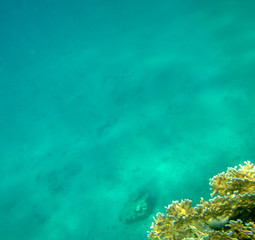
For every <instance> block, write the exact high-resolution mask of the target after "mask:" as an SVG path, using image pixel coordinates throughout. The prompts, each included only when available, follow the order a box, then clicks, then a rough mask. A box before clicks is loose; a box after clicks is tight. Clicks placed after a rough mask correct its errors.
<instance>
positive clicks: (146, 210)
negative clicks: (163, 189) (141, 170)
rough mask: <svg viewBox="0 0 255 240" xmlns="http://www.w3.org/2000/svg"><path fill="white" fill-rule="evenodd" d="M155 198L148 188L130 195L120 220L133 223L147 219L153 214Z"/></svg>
mask: <svg viewBox="0 0 255 240" xmlns="http://www.w3.org/2000/svg"><path fill="white" fill-rule="evenodd" d="M152 208H153V200H152V197H151V194H150V191H149V190H148V189H142V190H139V191H137V192H135V193H134V194H131V195H130V196H129V199H128V201H127V203H126V204H125V205H124V207H123V209H122V211H121V214H120V220H121V221H123V222H125V223H128V224H129V223H133V222H137V221H140V220H142V219H145V218H146V217H148V216H149V215H150V214H151V211H152Z"/></svg>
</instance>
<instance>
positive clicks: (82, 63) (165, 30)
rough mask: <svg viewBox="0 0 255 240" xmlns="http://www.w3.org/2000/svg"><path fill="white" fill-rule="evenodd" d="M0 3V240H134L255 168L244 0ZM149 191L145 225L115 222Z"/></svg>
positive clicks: (254, 20) (249, 8)
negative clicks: (225, 179)
mask: <svg viewBox="0 0 255 240" xmlns="http://www.w3.org/2000/svg"><path fill="white" fill-rule="evenodd" d="M0 5H1V6H0V11H1V14H0V22H1V28H0V36H1V38H0V128H1V134H0V150H1V157H0V216H1V217H0V226H1V227H0V238H1V240H32V239H33V240H70V239H71V240H82V239H86V240H103V239H104V240H108V239H111V240H113V239H114V240H115V239H116V240H117V239H123V240H127V239H132V240H136V239H139V240H141V239H146V231H147V230H149V227H150V224H151V222H152V216H153V215H155V214H156V213H157V212H158V211H161V212H163V211H164V206H166V205H168V204H170V203H171V202H172V201H173V200H181V199H185V198H189V199H192V200H193V202H194V203H197V202H198V201H199V199H200V197H201V196H203V197H204V198H205V199H208V198H209V197H210V195H209V194H210V190H209V185H208V183H209V178H211V177H212V176H213V175H215V174H217V173H219V172H222V171H225V170H226V168H227V167H228V166H235V165H237V164H239V163H243V161H245V160H251V161H253V160H254V158H255V153H254V147H255V145H254V140H255V129H254V126H255V122H254V119H255V108H254V105H255V94H254V90H255V67H254V63H255V61H254V60H255V31H254V29H255V26H254V25H255V15H254V12H255V11H254V10H255V3H254V1H250V0H247V1H238V0H232V1H229V0H221V1H200V0H193V1H191V0H183V1H177V0H171V1H166V0H165V1H163V0H158V1H152V0H147V1H143V0H136V1H134V0H130V1H116V0H111V1H110V0H109V1H106V0H105V1H100V0H93V1H92V0H87V1H81V0H73V1H67V0H63V1H60V0H45V1H39V0H34V1H32V0H24V1H18V0H17V1H14V0H10V1H7V0H6V1H2V2H1V4H0ZM148 188H149V189H150V191H151V193H152V195H153V196H154V199H155V205H154V208H153V212H152V214H151V215H150V216H148V217H147V218H146V219H144V220H142V221H138V222H136V223H133V224H126V223H123V222H122V221H120V213H121V211H122V209H123V206H125V203H126V202H127V201H128V199H129V196H130V194H132V193H134V192H136V191H140V189H148Z"/></svg>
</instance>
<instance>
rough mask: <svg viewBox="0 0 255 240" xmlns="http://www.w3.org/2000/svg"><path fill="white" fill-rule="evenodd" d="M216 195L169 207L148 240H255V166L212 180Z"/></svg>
mask: <svg viewBox="0 0 255 240" xmlns="http://www.w3.org/2000/svg"><path fill="white" fill-rule="evenodd" d="M210 186H211V189H212V196H214V195H216V196H215V197H214V198H212V199H210V200H209V201H205V200H204V199H203V198H201V201H200V203H199V204H197V205H196V206H195V207H192V206H191V201H190V200H188V199H186V200H182V201H181V202H178V201H174V202H172V204H170V205H169V206H168V207H166V214H165V215H164V214H162V213H159V214H157V216H156V218H154V223H152V226H151V231H150V232H149V233H148V238H149V239H151V240H153V239H157V240H163V239H166V240H183V239H186V240H187V239H197V240H198V239H199V240H201V239H208V240H218V239H223V240H230V239H232V240H233V239H238V240H246V239H254V240H255V224H254V221H255V214H254V212H255V166H254V165H253V164H252V163H250V162H249V161H247V162H245V165H244V166H243V165H239V168H237V167H234V168H228V170H227V172H226V173H225V172H223V173H220V174H218V175H217V176H215V177H213V178H212V179H211V180H210Z"/></svg>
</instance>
